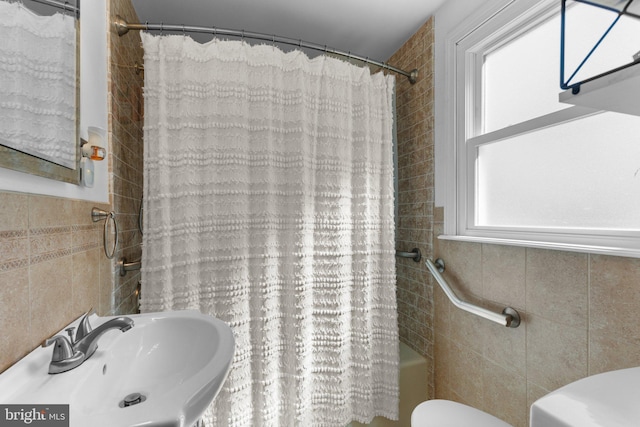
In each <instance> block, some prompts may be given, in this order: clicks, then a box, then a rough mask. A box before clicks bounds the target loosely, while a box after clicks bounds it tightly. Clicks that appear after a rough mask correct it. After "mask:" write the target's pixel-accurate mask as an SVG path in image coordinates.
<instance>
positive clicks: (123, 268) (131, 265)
mask: <svg viewBox="0 0 640 427" xmlns="http://www.w3.org/2000/svg"><path fill="white" fill-rule="evenodd" d="M118 267H120V276H126V275H127V271H135V270H140V268H142V260H140V261H135V262H127V259H126V258H125V257H122V258H120V261H118Z"/></svg>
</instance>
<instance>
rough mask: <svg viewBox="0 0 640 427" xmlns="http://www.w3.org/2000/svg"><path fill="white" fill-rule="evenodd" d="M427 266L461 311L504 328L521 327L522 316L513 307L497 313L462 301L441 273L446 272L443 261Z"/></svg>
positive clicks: (429, 262) (428, 263) (429, 263)
mask: <svg viewBox="0 0 640 427" xmlns="http://www.w3.org/2000/svg"><path fill="white" fill-rule="evenodd" d="M425 264H426V266H427V268H428V269H429V271H430V272H431V274H432V275H433V277H434V278H435V279H436V282H438V285H440V287H441V288H442V290H443V291H444V293H445V294H446V295H447V297H448V298H449V301H451V303H452V304H453V305H455V306H456V307H458V308H459V309H462V310H464V311H466V312H469V313H471V314H475V315H476V316H480V317H483V318H485V319H487V320H491V321H492V322H496V323H499V324H501V325H502V326H507V327H509V328H517V327H518V326H520V314H519V313H518V312H517V311H516V310H514V309H513V308H511V307H506V308H505V309H504V310H502V313H495V312H493V311H490V310H487V309H486V308H482V307H478V306H477V305H474V304H471V303H468V302H466V301H462V300H461V299H460V298H458V296H457V295H456V294H455V293H454V292H453V290H451V287H450V286H449V284H448V283H447V281H446V280H445V279H444V277H442V274H440V273H441V272H443V271H444V261H443V260H441V259H437V260H436V262H435V264H434V262H433V261H431V260H430V259H427V260H426V261H425Z"/></svg>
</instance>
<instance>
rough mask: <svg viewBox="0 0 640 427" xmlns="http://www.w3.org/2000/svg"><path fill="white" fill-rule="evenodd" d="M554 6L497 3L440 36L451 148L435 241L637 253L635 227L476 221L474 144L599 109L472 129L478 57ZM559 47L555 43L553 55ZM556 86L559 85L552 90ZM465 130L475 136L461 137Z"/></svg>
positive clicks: (510, 0)
mask: <svg viewBox="0 0 640 427" xmlns="http://www.w3.org/2000/svg"><path fill="white" fill-rule="evenodd" d="M557 6H558V2H557V0H544V1H540V0H517V1H516V0H496V1H493V2H491V3H489V4H488V5H487V7H483V8H482V10H481V11H479V12H478V13H477V14H474V15H473V16H472V17H471V18H469V19H468V20H466V21H465V22H463V23H462V24H461V25H460V26H458V27H457V28H456V29H455V30H454V31H453V32H452V33H450V34H449V35H448V36H447V39H446V41H445V61H446V65H445V66H446V91H447V92H446V93H447V98H448V100H447V101H446V103H445V106H446V116H445V119H444V123H443V124H444V126H445V129H446V135H445V138H446V141H447V146H448V147H450V148H449V150H450V151H449V152H448V156H447V157H448V158H447V162H448V165H447V170H446V176H447V183H446V194H445V224H444V235H441V236H439V238H442V239H450V240H462V241H475V242H487V243H497V244H508V245H516V246H527V247H541V248H548V249H559V250H570V251H577V252H589V253H600V254H608V255H620V256H630V257H637V258H640V231H639V232H636V231H629V232H627V231H623V232H620V231H611V230H583V229H577V228H576V229H569V228H563V229H556V228H542V227H540V228H531V227H529V228H527V227H508V228H506V227H481V226H477V225H475V217H474V215H475V213H474V209H473V207H474V206H475V200H474V199H475V196H476V195H475V188H476V186H475V179H476V177H475V162H476V156H477V154H476V153H477V149H478V147H479V146H481V145H482V144H486V143H490V142H496V141H499V140H502V139H506V138H510V137H514V136H517V135H522V134H525V133H528V132H530V131H533V130H538V129H542V128H545V127H549V126H553V125H556V124H559V123H563V122H568V121H571V120H574V119H578V118H583V117H587V116H589V115H593V114H599V113H600V112H601V111H598V110H593V109H589V108H584V107H576V106H574V107H569V108H566V109H563V110H560V111H557V112H553V113H550V114H547V115H544V116H541V117H536V118H534V119H531V120H527V121H525V122H522V123H519V124H516V125H513V126H509V127H506V128H503V129H499V130H496V131H493V132H490V133H485V134H480V132H479V131H480V126H481V121H480V119H481V117H480V114H479V108H481V104H480V102H481V99H482V98H481V93H480V91H481V90H482V85H481V81H480V80H481V77H482V74H481V67H482V62H481V59H482V57H483V56H484V54H485V53H487V52H490V51H491V49H494V48H496V47H499V46H500V45H501V43H504V42H506V41H508V39H509V38H510V37H511V36H513V34H516V33H517V32H521V31H524V30H525V29H527V28H531V27H532V26H533V25H534V24H532V23H531V22H532V16H535V18H536V20H537V18H538V17H541V18H542V19H547V18H550V17H551V16H552V14H553V13H554V12H553V11H554V10H556V11H557V9H558V7H557ZM534 22H535V21H534ZM559 49H560V47H559V46H558V52H559ZM558 54H559V53H558ZM523 78H524V77H523ZM558 81H559V79H558ZM560 91H561V90H560V85H559V84H558V93H559V92H560ZM468 118H471V119H470V120H468ZM467 135H477V136H472V137H470V138H467ZM638 197H640V195H638Z"/></svg>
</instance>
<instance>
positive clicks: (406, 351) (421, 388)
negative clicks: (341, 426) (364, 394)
mask: <svg viewBox="0 0 640 427" xmlns="http://www.w3.org/2000/svg"><path fill="white" fill-rule="evenodd" d="M427 375H428V374H427V361H426V359H425V358H424V357H422V355H420V354H419V353H417V352H415V351H414V350H412V349H411V348H410V347H409V346H407V345H406V344H404V343H402V342H401V343H400V408H399V410H400V414H399V415H400V417H399V418H400V419H399V420H398V421H391V420H388V419H386V418H383V417H375V418H374V419H373V421H371V422H370V423H369V424H361V423H358V422H353V423H351V424H349V425H348V426H347V427H367V426H368V427H410V426H411V412H412V411H413V408H415V407H416V406H418V404H420V403H422V402H424V401H425V400H427Z"/></svg>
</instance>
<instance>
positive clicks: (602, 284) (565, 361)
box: [434, 223, 640, 426]
mask: <svg viewBox="0 0 640 427" xmlns="http://www.w3.org/2000/svg"><path fill="white" fill-rule="evenodd" d="M441 227H442V224H441V223H438V224H437V227H436V229H440V228H441ZM435 246H436V247H435V253H436V256H438V257H442V258H443V259H444V260H445V261H446V264H447V272H446V273H445V277H446V278H447V280H448V281H449V283H450V284H451V285H452V286H453V287H454V288H455V290H456V292H457V293H458V294H459V295H460V296H464V297H465V298H467V299H469V300H471V301H475V302H477V303H479V304H482V305H484V306H486V307H490V308H496V309H499V308H501V307H504V306H506V305H510V306H512V307H514V308H516V309H517V310H518V311H519V312H520V314H521V316H522V319H523V323H522V325H521V326H520V327H519V328H517V329H509V328H504V327H501V326H499V325H496V324H494V323H491V322H488V321H486V320H483V319H480V318H477V317H474V316H472V315H469V314H467V313H464V312H461V311H460V310H458V309H456V308H455V307H453V306H452V305H451V304H450V303H449V302H448V301H447V300H446V297H445V295H444V293H442V291H441V290H440V289H437V290H436V291H435V295H434V299H435V314H436V316H435V325H436V326H435V331H436V356H435V360H436V368H435V369H436V397H439V398H447V399H453V400H457V401H460V402H463V403H467V404H470V405H472V406H475V407H477V408H480V409H483V410H485V411H487V412H490V413H492V414H494V415H496V416H498V417H500V418H502V419H504V420H505V421H507V422H509V423H511V424H513V425H514V426H527V425H528V411H529V406H530V405H531V404H532V403H533V402H534V401H535V400H536V399H537V398H539V397H541V396H542V395H544V394H546V393H548V392H549V391H552V390H555V389H557V388H558V387H561V386H563V385H565V384H568V383H570V382H572V381H575V380H578V379H580V378H583V377H585V376H588V375H593V374H596V373H600V372H604V371H608V370H612V369H621V368H627V367H631V366H638V365H640V340H639V339H638V338H639V337H640V332H638V331H640V313H638V308H639V307H640V289H639V288H638V286H637V283H638V282H639V281H640V260H637V259H629V258H622V257H611V256H604V255H593V254H583V253H572V252H562V251H553V250H543V249H534V248H523V247H509V246H498V245H489V244H479V243H478V244H476V243H462V242H452V241H442V240H441V241H437V242H436V245H435ZM507 395H508V398H505V399H503V398H501V396H505V397H507Z"/></svg>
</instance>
